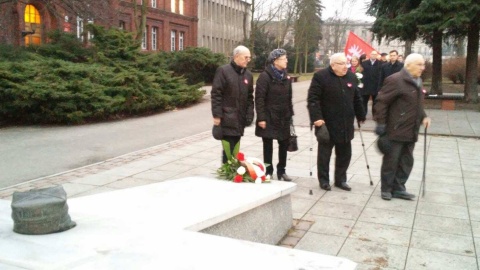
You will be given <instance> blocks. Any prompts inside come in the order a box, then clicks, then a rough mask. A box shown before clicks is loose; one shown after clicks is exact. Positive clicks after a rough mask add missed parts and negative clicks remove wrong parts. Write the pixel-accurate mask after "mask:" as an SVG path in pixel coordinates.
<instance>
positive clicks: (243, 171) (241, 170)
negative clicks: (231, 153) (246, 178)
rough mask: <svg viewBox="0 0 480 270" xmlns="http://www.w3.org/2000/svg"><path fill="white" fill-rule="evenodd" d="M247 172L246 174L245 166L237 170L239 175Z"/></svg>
mask: <svg viewBox="0 0 480 270" xmlns="http://www.w3.org/2000/svg"><path fill="white" fill-rule="evenodd" d="M245 172H246V170H245V167H243V166H240V167H238V169H237V173H238V174H240V175H243V174H244V173H245Z"/></svg>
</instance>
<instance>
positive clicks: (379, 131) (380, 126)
mask: <svg viewBox="0 0 480 270" xmlns="http://www.w3.org/2000/svg"><path fill="white" fill-rule="evenodd" d="M386 132H387V130H386V128H385V125H384V124H378V125H377V127H375V134H377V135H378V136H382V135H383V134H385V133H386Z"/></svg>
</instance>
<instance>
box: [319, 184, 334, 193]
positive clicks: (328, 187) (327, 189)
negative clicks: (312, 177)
mask: <svg viewBox="0 0 480 270" xmlns="http://www.w3.org/2000/svg"><path fill="white" fill-rule="evenodd" d="M320 188H321V189H323V190H326V191H329V190H332V187H331V186H330V184H327V183H325V184H320Z"/></svg>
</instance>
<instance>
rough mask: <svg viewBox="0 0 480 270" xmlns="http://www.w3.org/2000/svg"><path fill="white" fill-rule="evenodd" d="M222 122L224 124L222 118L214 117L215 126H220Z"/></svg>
mask: <svg viewBox="0 0 480 270" xmlns="http://www.w3.org/2000/svg"><path fill="white" fill-rule="evenodd" d="M221 122H222V118H220V117H214V118H213V124H214V125H215V126H218V125H220V123H221Z"/></svg>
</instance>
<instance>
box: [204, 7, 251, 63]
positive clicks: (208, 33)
mask: <svg viewBox="0 0 480 270" xmlns="http://www.w3.org/2000/svg"><path fill="white" fill-rule="evenodd" d="M250 18H251V12H250V4H248V3H247V2H245V1H242V0H198V19H199V20H198V38H197V43H198V46H199V47H206V48H209V49H211V50H212V51H213V52H216V53H223V54H225V55H227V56H228V55H231V54H232V51H233V49H234V48H235V47H236V46H237V45H239V44H240V43H242V42H243V40H244V24H246V27H247V28H246V32H247V33H246V36H247V37H248V36H249V35H250Z"/></svg>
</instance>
